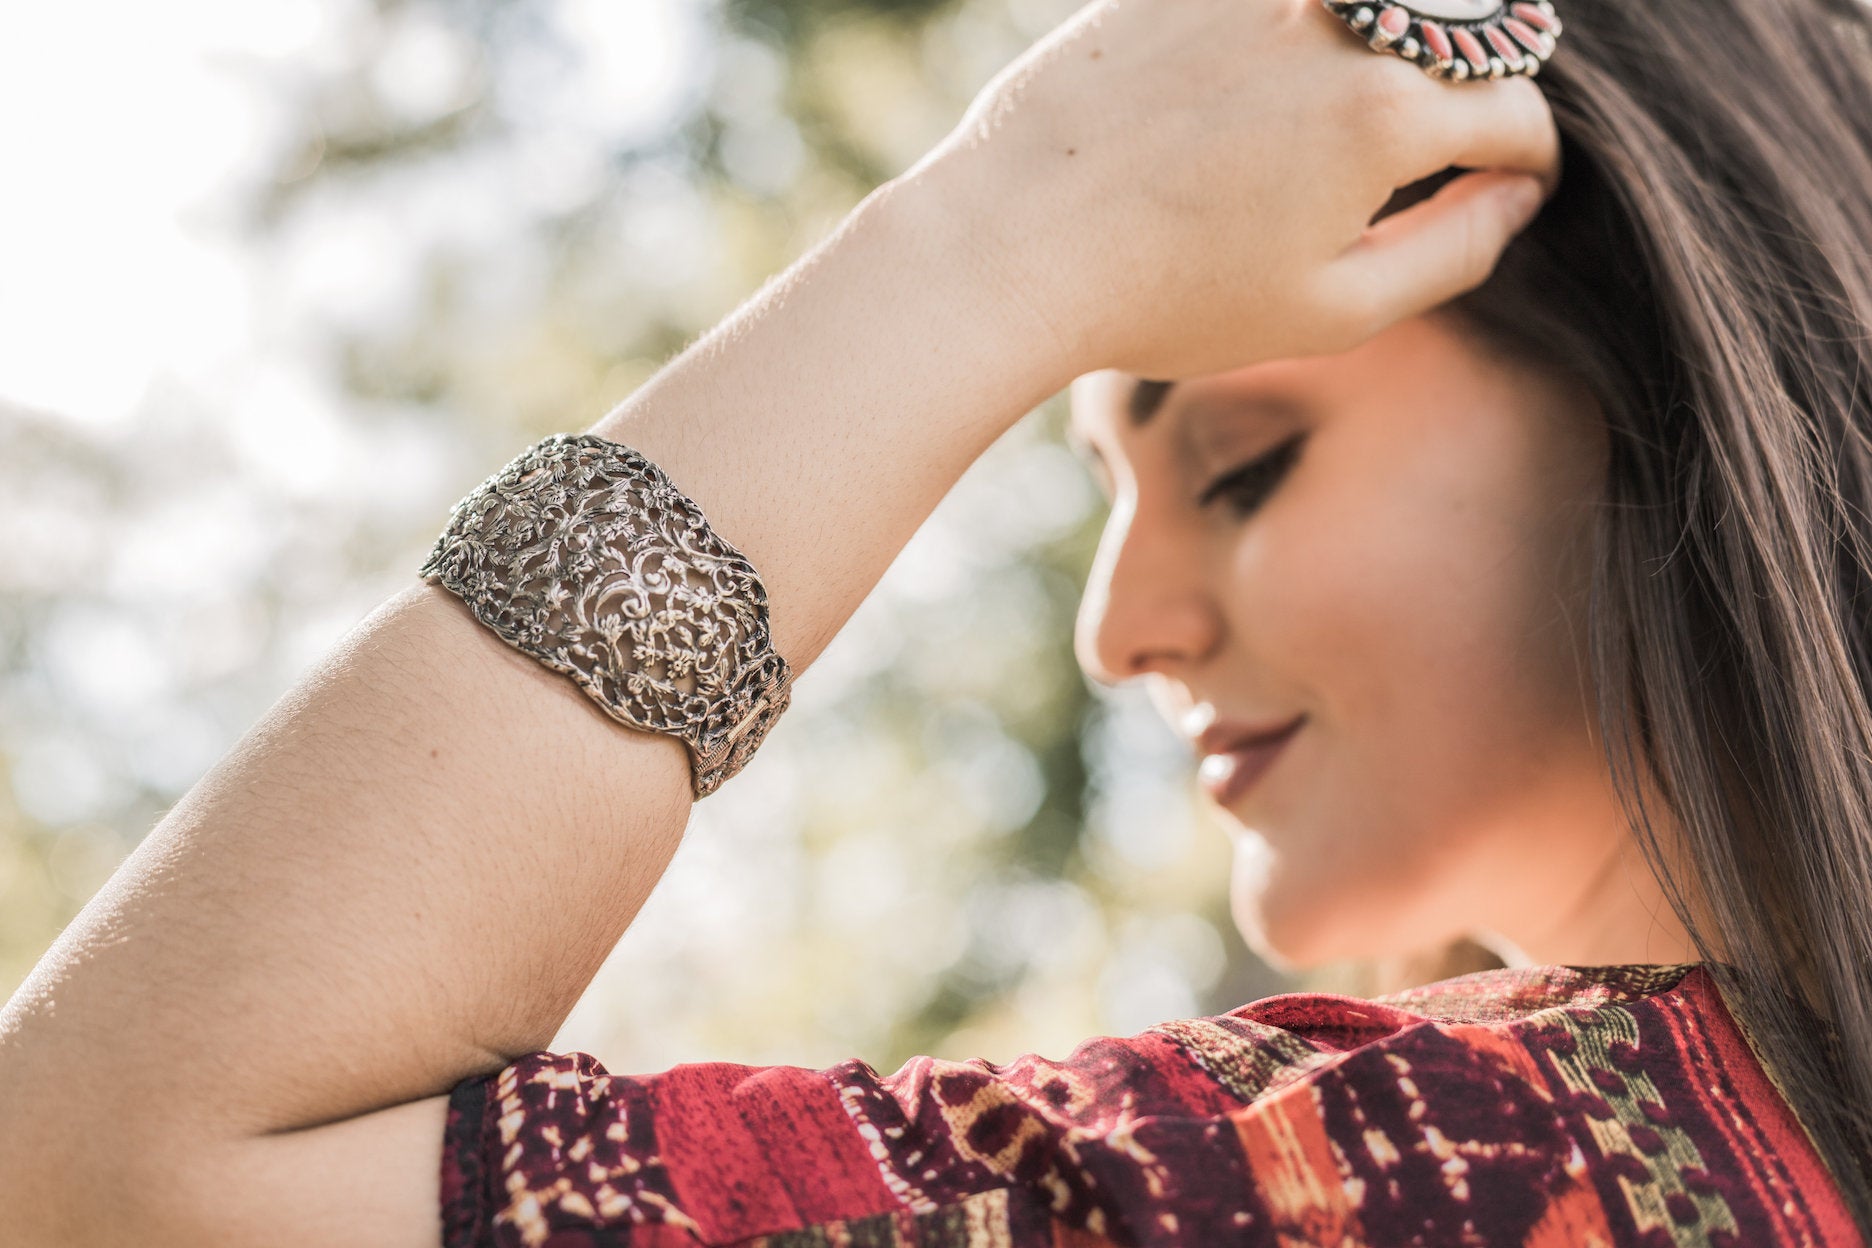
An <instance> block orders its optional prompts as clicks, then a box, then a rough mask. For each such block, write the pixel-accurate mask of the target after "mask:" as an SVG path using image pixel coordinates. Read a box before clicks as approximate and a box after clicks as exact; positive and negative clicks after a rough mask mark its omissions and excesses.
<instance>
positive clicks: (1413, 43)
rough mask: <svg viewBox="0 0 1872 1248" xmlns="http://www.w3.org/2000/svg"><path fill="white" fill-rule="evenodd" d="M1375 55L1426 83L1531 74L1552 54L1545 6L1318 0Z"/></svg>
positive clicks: (1525, 1) (1462, 0) (1553, 29)
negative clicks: (1414, 68) (1421, 75)
mask: <svg viewBox="0 0 1872 1248" xmlns="http://www.w3.org/2000/svg"><path fill="white" fill-rule="evenodd" d="M1320 3H1321V4H1323V5H1325V6H1326V9H1327V11H1328V12H1330V13H1332V14H1333V15H1334V16H1335V17H1338V18H1340V19H1341V20H1343V21H1344V22H1345V24H1346V25H1347V26H1349V27H1351V28H1352V30H1353V32H1354V33H1355V34H1357V35H1358V36H1359V37H1360V38H1362V39H1364V40H1365V42H1366V44H1367V45H1369V46H1370V47H1371V49H1372V50H1373V51H1374V52H1394V53H1396V54H1397V55H1399V56H1401V57H1403V58H1404V59H1405V60H1407V61H1412V62H1415V63H1416V64H1417V65H1418V66H1420V67H1421V68H1422V69H1423V71H1424V72H1425V73H1426V74H1429V75H1430V76H1431V77H1432V78H1448V79H1450V80H1452V81H1454V82H1462V81H1464V80H1466V79H1470V78H1506V77H1508V76H1509V75H1510V74H1528V75H1533V74H1537V73H1539V72H1540V67H1541V65H1542V64H1543V63H1545V62H1546V60H1547V58H1548V57H1550V56H1552V55H1553V50H1554V42H1555V40H1557V39H1558V38H1559V37H1560V19H1559V17H1558V16H1556V15H1555V14H1554V8H1553V4H1552V3H1551V2H1550V0H1412V2H1411V3H1410V4H1391V3H1387V2H1386V0H1320Z"/></svg>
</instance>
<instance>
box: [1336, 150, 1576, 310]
mask: <svg viewBox="0 0 1872 1248" xmlns="http://www.w3.org/2000/svg"><path fill="white" fill-rule="evenodd" d="M1543 202H1544V198H1543V192H1542V187H1541V186H1540V183H1539V182H1537V181H1535V180H1534V179H1533V178H1531V177H1530V176H1528V175H1526V174H1518V173H1503V172H1500V171H1495V170H1481V171H1477V172H1474V173H1465V174H1463V175H1461V176H1459V177H1456V178H1453V179H1451V180H1450V181H1449V182H1447V183H1445V184H1444V185H1443V186H1442V187H1440V188H1439V189H1438V190H1437V192H1436V194H1434V195H1432V196H1430V198H1428V199H1426V200H1424V201H1422V202H1421V203H1418V204H1414V205H1412V206H1411V207H1409V208H1406V209H1404V210H1403V211H1402V212H1398V213H1394V214H1392V215H1391V216H1388V217H1386V218H1384V219H1383V220H1382V221H1379V222H1378V223H1376V224H1375V225H1371V226H1368V227H1367V228H1366V230H1365V232H1364V234H1362V235H1361V236H1360V237H1359V240H1358V241H1357V242H1356V243H1354V244H1353V245H1352V246H1351V247H1349V248H1347V249H1346V250H1345V251H1344V252H1343V253H1342V254H1341V255H1340V256H1339V258H1338V259H1336V260H1334V261H1333V262H1332V263H1331V264H1329V265H1328V266H1327V269H1326V275H1325V281H1326V284H1327V289H1328V290H1329V291H1330V292H1333V294H1334V295H1335V296H1336V298H1337V299H1338V300H1342V301H1343V302H1338V303H1336V306H1340V307H1353V308H1358V309H1361V310H1362V312H1363V313H1364V314H1365V316H1366V319H1367V322H1368V332H1370V333H1376V332H1378V330H1380V329H1382V328H1384V327H1385V326H1387V325H1390V324H1392V323H1393V322H1396V321H1400V320H1403V319H1404V318H1405V317H1408V316H1415V315H1417V314H1418V313H1420V312H1427V311H1429V310H1430V309H1431V308H1434V307H1436V306H1437V305H1438V304H1440V303H1444V302H1446V301H1448V300H1450V299H1454V298H1455V297H1456V296H1458V295H1460V294H1463V293H1464V292H1465V291H1469V290H1473V289H1475V288H1476V287H1477V286H1480V285H1481V284H1482V283H1483V282H1485V281H1487V280H1488V276H1489V274H1490V273H1491V272H1493V271H1494V268H1495V264H1496V262H1497V261H1498V260H1499V259H1500V258H1501V253H1502V249H1503V248H1505V247H1506V246H1507V245H1508V243H1509V240H1511V239H1512V238H1513V237H1514V236H1515V235H1516V234H1517V233H1519V232H1520V231H1521V230H1522V229H1523V228H1524V227H1525V226H1526V225H1527V223H1528V222H1529V221H1531V220H1533V218H1534V217H1535V216H1536V215H1537V214H1538V212H1539V209H1540V206H1541V204H1542V203H1543Z"/></svg>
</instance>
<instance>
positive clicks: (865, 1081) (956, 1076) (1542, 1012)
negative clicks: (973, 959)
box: [442, 963, 1865, 1248]
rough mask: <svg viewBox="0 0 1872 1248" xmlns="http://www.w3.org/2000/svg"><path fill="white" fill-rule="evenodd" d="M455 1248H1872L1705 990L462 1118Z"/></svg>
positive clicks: (696, 1072)
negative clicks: (1234, 1247) (1160, 1247)
mask: <svg viewBox="0 0 1872 1248" xmlns="http://www.w3.org/2000/svg"><path fill="white" fill-rule="evenodd" d="M442 1216H443V1233H444V1248H542V1246H544V1248H675V1246H676V1245H684V1246H690V1245H698V1244H699V1245H711V1246H715V1248H728V1246H730V1245H733V1246H736V1248H808V1246H812V1248H821V1246H823V1248H832V1246H834V1245H849V1246H851V1248H910V1246H912V1245H914V1246H916V1248H1092V1246H1094V1245H1108V1244H1109V1245H1163V1246H1166V1248H1168V1246H1170V1245H1177V1246H1188V1248H1216V1246H1220V1245H1241V1246H1244V1248H1250V1246H1252V1248H1261V1246H1266V1248H1312V1246H1315V1245H1321V1246H1328V1248H1361V1246H1369V1248H1389V1246H1392V1245H1406V1244H1412V1245H1427V1246H1440V1245H1481V1246H1488V1248H1494V1246H1496V1245H1501V1246H1507V1245H1514V1246H1516V1248H1583V1246H1592V1245H1607V1246H1612V1245H1616V1246H1620V1248H1623V1246H1625V1245H1642V1246H1644V1248H1671V1246H1679V1248H1690V1246H1692V1245H1697V1246H1705V1245H1707V1246H1710V1248H1743V1246H1746V1248H1761V1246H1765V1245H1812V1246H1815V1248H1865V1244H1864V1240H1863V1239H1862V1238H1861V1237H1860V1235H1859V1234H1858V1232H1857V1230H1856V1229H1855V1227H1854V1224H1853V1222H1852V1219H1851V1216H1850V1214H1849V1213H1848V1210H1847V1207H1846V1205H1845V1202H1844V1201H1843V1200H1842V1198H1841V1196H1840V1193H1839V1190H1838V1188H1837V1186H1836V1185H1835V1182H1834V1180H1833V1178H1832V1176H1831V1174H1830V1172H1829V1171H1828V1170H1827V1168H1826V1166H1825V1165H1824V1163H1823V1162H1822V1161H1821V1159H1820V1156H1819V1153H1818V1152H1817V1150H1816V1149H1815V1148H1814V1145H1813V1142H1812V1140H1811V1138H1810V1137H1809V1136H1808V1134H1807V1132H1806V1130H1805V1128H1804V1127H1803V1126H1802V1125H1801V1123H1800V1121H1799V1119H1798V1118H1797V1117H1796V1116H1795V1114H1794V1112H1793V1111H1792V1109H1791V1108H1790V1106H1789V1104H1788V1102H1787V1100H1786V1099H1785V1097H1784V1096H1783V1095H1782V1094H1781V1092H1780V1090H1779V1089H1778V1088H1777V1086H1776V1085H1775V1083H1774V1081H1773V1079H1772V1078H1771V1077H1770V1076H1769V1074H1768V1073H1767V1071H1766V1070H1765V1069H1764V1067H1763V1064H1762V1062H1761V1061H1760V1060H1759V1058H1758V1057H1757V1055H1756V1053H1755V1051H1754V1049H1753V1047H1752V1045H1751V1043H1750V1040H1749V1038H1748V1036H1747V1035H1746V1033H1745V1032H1744V1031H1743V1029H1742V1028H1741V1027H1740V1026H1739V1025H1738V1023H1737V1020H1736V1018H1735V1017H1734V1016H1733V1015H1732V1014H1731V1012H1730V1011H1729V1009H1728V1008H1727V1007H1726V1005H1725V1004H1724V1002H1723V1000H1722V997H1721V994H1720V992H1719V991H1718V989H1717V986H1716V982H1715V980H1714V978H1713V977H1712V976H1711V974H1710V972H1709V970H1708V969H1707V968H1706V967H1705V966H1704V965H1703V964H1702V963H1683V964H1675V965H1635V966H1601V967H1566V966H1535V967H1522V968H1514V969H1507V970H1492V971H1482V972H1477V973H1475V974H1470V975H1462V976H1458V977H1456V978H1453V979H1446V980H1442V981H1439V982H1438V983H1435V984H1430V985H1426V986H1424V987H1421V988H1415V989H1411V990H1409V991H1406V992H1400V993H1393V994H1390V995H1387V996H1383V997H1376V998H1371V999H1366V998H1359V997H1350V996H1342V995H1338V994H1332V993H1312V992H1302V993H1283V994H1280V995H1277V996H1271V997H1265V998H1263V999H1261V1000H1259V1001H1256V1002H1253V1003H1251V1004H1249V1005H1244V1006H1242V1007H1240V1008H1238V1009H1235V1010H1231V1011H1229V1012H1228V1013H1226V1014H1221V1015H1217V1016H1214V1017H1209V1018H1193V1019H1183V1020H1178V1021H1173V1022H1167V1023H1162V1024H1159V1025H1157V1026H1154V1027H1151V1028H1148V1029H1146V1030H1145V1031H1143V1032H1140V1033H1139V1034H1137V1035H1134V1036H1129V1037H1122V1038H1119V1037H1099V1038H1095V1039H1091V1040H1087V1041H1085V1042H1084V1043H1082V1044H1080V1045H1079V1046H1078V1047H1076V1048H1075V1049H1073V1051H1072V1052H1071V1053H1070V1054H1069V1055H1067V1056H1066V1057H1065V1058H1064V1059H1063V1060H1057V1061H1055V1060H1050V1059H1047V1058H1043V1057H1039V1056H1036V1055H1032V1054H1029V1055H1025V1056H1022V1057H1020V1058H1017V1059H1015V1060H1014V1061H1012V1062H1007V1063H994V1062H988V1061H983V1060H980V1059H973V1060H969V1061H947V1060H938V1059H934V1058H929V1057H917V1058H913V1059H911V1060H910V1061H908V1062H906V1063H905V1064H904V1065H903V1066H902V1067H901V1068H899V1069H898V1070H897V1071H895V1072H894V1073H892V1074H888V1075H883V1074H879V1073H878V1072H877V1071H876V1070H875V1069H873V1068H872V1067H871V1066H870V1065H869V1064H868V1063H865V1062H863V1061H857V1060H853V1061H847V1062H841V1063H839V1064H838V1065H835V1066H831V1067H828V1068H826V1069H823V1070H812V1069H808V1068H805V1067H799V1066H747V1065H739V1064H735V1063H729V1062H698V1063H689V1064H684V1065H678V1066H674V1067H671V1068H670V1069H668V1070H666V1071H662V1072H659V1073H656V1074H648V1075H620V1074H614V1073H612V1072H610V1071H608V1070H606V1069H605V1068H604V1066H603V1065H601V1064H600V1063H599V1062H598V1061H597V1060H596V1059H595V1058H593V1057H592V1056H591V1055H589V1054H586V1053H579V1052H570V1053H552V1052H545V1051H541V1052H536V1053H530V1054H527V1055H525V1056H522V1057H520V1058H518V1059H517V1060H515V1061H513V1062H511V1063H509V1064H508V1065H507V1066H505V1067H503V1068H502V1069H500V1070H498V1071H495V1072H493V1073H491V1074H488V1075H486V1076H481V1077H477V1078H474V1079H469V1080H464V1081H463V1082H462V1083H460V1084H458V1085H457V1086H456V1087H455V1088H454V1089H453V1091H452V1093H451V1095H450V1105H449V1113H448V1126H447V1131H446V1135H445V1139H444V1144H443V1154H442Z"/></svg>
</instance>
